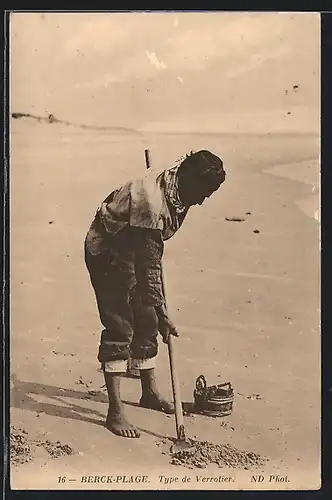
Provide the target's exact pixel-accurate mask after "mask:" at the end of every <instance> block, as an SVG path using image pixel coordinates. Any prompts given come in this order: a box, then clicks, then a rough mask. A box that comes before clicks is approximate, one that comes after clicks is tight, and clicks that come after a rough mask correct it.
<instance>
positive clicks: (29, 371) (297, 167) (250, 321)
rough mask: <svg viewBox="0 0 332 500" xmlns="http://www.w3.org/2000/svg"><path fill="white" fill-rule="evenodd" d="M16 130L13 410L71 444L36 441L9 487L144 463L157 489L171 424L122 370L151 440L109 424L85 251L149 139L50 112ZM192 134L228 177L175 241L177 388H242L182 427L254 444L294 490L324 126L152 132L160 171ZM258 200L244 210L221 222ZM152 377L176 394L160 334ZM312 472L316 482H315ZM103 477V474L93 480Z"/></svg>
mask: <svg viewBox="0 0 332 500" xmlns="http://www.w3.org/2000/svg"><path fill="white" fill-rule="evenodd" d="M12 127H13V128H12V165H13V166H14V167H12V168H15V175H14V176H12V181H11V190H12V197H11V203H12V206H11V214H12V215H11V228H12V229H11V260H12V266H11V318H12V319H11V378H12V396H11V398H12V410H11V418H12V423H13V424H14V425H15V426H18V427H22V428H24V429H26V430H27V431H28V433H29V436H30V437H33V438H43V439H49V440H51V441H60V442H61V443H62V444H69V445H70V447H71V448H72V449H73V450H74V455H72V456H65V457H60V458H57V459H56V460H54V459H51V458H49V457H48V456H47V453H46V456H43V454H42V456H41V457H39V456H38V453H39V454H40V453H41V450H39V452H38V453H37V456H36V457H35V458H34V459H33V460H32V461H31V462H29V463H27V464H24V465H20V466H18V467H14V468H13V469H12V485H13V487H14V488H23V487H24V488H33V489H35V488H36V489H42V488H43V487H47V488H52V487H56V488H58V487H68V483H67V484H65V485H63V484H57V481H58V476H63V475H65V476H66V477H70V476H73V478H76V482H75V483H74V482H73V484H72V485H75V487H86V486H87V485H86V484H85V483H83V484H81V483H79V477H80V476H81V475H82V474H84V473H85V471H91V472H89V474H102V473H103V471H104V472H105V473H110V471H111V472H112V473H113V474H116V475H118V474H120V475H121V474H128V470H132V471H134V472H135V474H137V470H142V471H143V472H144V471H145V473H146V471H149V474H150V475H151V474H152V478H153V479H151V481H154V480H155V481H157V483H156V484H157V487H159V488H163V487H165V488H169V487H171V486H170V485H165V484H164V485H163V484H158V480H157V479H156V478H157V476H158V475H159V474H164V475H166V476H167V475H170V476H171V475H172V474H173V475H174V466H173V467H172V466H170V465H168V462H169V457H168V455H167V454H166V455H163V454H161V453H160V448H159V447H158V446H157V445H160V443H163V442H164V441H165V439H167V437H172V436H174V432H175V430H174V421H173V419H172V418H170V417H169V416H166V415H162V414H159V413H157V412H153V411H149V410H145V409H141V408H138V407H137V402H138V399H139V382H138V381H136V380H133V379H124V381H123V387H124V391H125V399H126V401H127V413H128V416H129V417H130V418H131V419H132V420H133V421H135V422H136V423H137V424H138V425H139V427H140V428H141V429H142V431H143V433H142V438H141V439H140V440H138V441H135V442H131V441H130V442H129V443H127V442H126V443H124V442H123V441H124V440H123V439H122V438H119V437H116V436H114V435H111V434H110V433H109V432H108V431H107V430H106V429H105V428H104V427H103V420H104V416H105V411H106V408H107V407H106V401H107V400H106V396H105V394H104V392H103V391H102V389H101V386H102V385H103V379H102V374H101V373H100V371H98V369H99V366H98V362H97V360H96V353H97V348H98V342H99V332H100V325H99V319H98V315H97V312H96V308H95V303H94V297H93V295H92V292H91V289H90V283H89V280H88V275H87V273H86V271H85V268H84V261H83V255H82V249H83V246H82V244H83V239H84V235H85V231H86V229H87V227H88V225H89V222H90V219H91V217H92V216H93V213H94V210H95V207H96V205H97V204H98V201H99V199H101V198H102V197H104V195H106V194H107V192H108V190H111V189H113V187H116V186H117V185H118V184H119V183H121V182H122V181H123V180H124V179H125V178H126V177H128V176H130V175H133V174H137V175H139V172H138V171H137V169H139V168H141V169H143V168H144V161H143V160H144V157H143V149H142V141H141V140H139V141H137V140H136V142H135V140H134V139H133V137H131V136H128V137H125V136H118V137H113V136H112V135H110V136H108V135H107V134H104V135H101V136H100V134H99V133H91V132H89V133H87V132H82V133H71V129H70V128H68V127H67V128H64V127H61V126H59V125H56V124H55V125H53V124H52V125H43V124H37V125H35V124H32V123H30V122H28V121H26V122H23V121H22V122H15V123H13V125H12ZM68 139H70V140H68ZM193 142H195V145H196V147H201V145H203V144H204V145H205V147H207V148H211V149H212V150H213V151H216V152H218V153H219V154H221V155H222V157H223V158H224V161H225V165H228V168H227V172H228V178H227V189H225V190H224V191H223V192H222V193H220V195H219V194H217V195H215V196H214V197H212V198H211V199H210V200H208V201H206V203H205V204H204V207H202V209H201V210H199V209H198V208H193V209H192V213H191V214H190V216H188V220H187V221H186V223H185V225H184V227H183V228H182V231H181V233H179V234H178V235H176V237H174V238H173V239H172V240H170V241H169V243H168V245H167V246H166V255H165V273H166V283H167V290H168V295H169V303H170V306H169V307H170V310H171V311H172V316H173V317H174V320H175V321H176V324H177V325H178V327H179V330H180V334H181V336H180V338H179V340H178V341H177V356H178V361H179V366H180V380H181V390H182V398H183V401H186V402H192V401H193V389H194V385H195V380H196V377H197V376H198V375H200V374H201V373H203V374H204V375H205V377H206V378H207V380H208V381H209V382H210V383H211V384H214V383H217V382H218V383H219V382H221V381H226V380H227V381H228V380H230V381H231V382H232V384H233V386H234V390H235V393H236V395H235V403H234V411H233V413H232V415H231V416H229V417H227V418H224V419H213V418H208V417H203V416H199V415H193V416H189V417H187V418H186V419H185V423H186V428H187V432H188V434H189V435H190V436H196V437H198V438H199V439H201V440H208V441H211V440H212V441H213V442H218V443H230V444H232V445H234V446H237V447H238V448H239V449H245V450H252V451H255V452H259V453H261V454H263V455H264V456H267V457H268V458H269V464H268V466H267V469H266V472H265V473H268V472H269V471H272V472H273V470H275V468H277V469H276V470H278V471H279V474H281V475H285V474H286V472H285V471H287V474H288V477H289V478H291V479H290V483H288V484H287V485H286V487H287V486H288V487H289V488H292V482H294V481H295V482H296V484H297V487H298V486H299V481H300V483H301V480H302V481H303V486H304V487H308V486H309V485H308V483H307V478H308V477H311V476H312V474H313V471H314V470H317V471H318V468H319V456H320V449H319V435H320V411H319V401H320V392H319V386H320V362H319V360H320V333H319V309H320V302H319V224H318V221H317V220H316V219H315V211H316V206H317V203H318V199H319V195H318V192H319V189H318V188H317V186H318V185H319V162H318V158H317V157H318V140H317V137H315V136H301V135H298V136H292V135H288V136H287V135H285V136H279V135H276V136H250V135H247V136H245V135H239V136H238V137H237V136H222V135H220V136H209V135H206V136H203V135H202V136H195V137H192V136H185V135H183V136H179V135H177V136H164V137H163V136H160V135H154V136H151V137H146V138H145V139H144V144H146V143H149V144H150V145H151V151H152V154H153V158H154V163H155V165H156V169H157V168H158V167H159V168H162V167H163V164H161V161H160V160H161V158H163V159H165V162H166V164H167V161H170V159H171V158H174V157H177V155H179V154H181V152H182V151H183V150H187V149H188V147H189V145H190V144H192V143H193ZM129 144H130V148H129ZM144 144H143V146H144ZM92 145H93V147H92ZM166 152H167V154H166ZM167 155H168V157H167ZM106 159H107V161H106ZM120 159H121V162H120ZM135 169H136V170H135ZM313 188H315V189H313ZM303 200H308V201H307V205H308V206H309V204H310V203H311V204H312V206H311V205H310V210H309V209H308V208H306V209H305V210H304V209H302V208H301V207H302V204H303ZM309 200H310V202H309ZM311 200H314V201H313V202H311ZM307 205H306V207H307ZM308 210H309V211H308ZM249 212H250V215H247V216H246V217H245V218H246V220H245V221H243V222H241V223H239V222H229V221H226V220H225V217H227V216H230V215H233V216H234V215H242V216H243V215H245V214H246V213H249ZM254 230H258V231H259V233H254ZM158 375H159V380H160V385H161V388H162V390H163V391H164V392H165V393H166V394H168V396H169V397H171V386H170V379H169V368H168V359H167V352H166V349H165V346H163V345H162V344H161V348H160V354H159V363H158ZM89 391H94V392H92V395H89V394H90V393H89ZM253 395H258V396H257V397H256V396H253ZM65 424H66V425H65ZM44 454H45V452H44ZM152 466H153V467H154V468H155V473H152V469H151V467H152ZM60 471H61V472H60ZM64 471H65V472H64ZM222 472H223V473H224V471H222ZM176 473H177V474H180V471H178V470H177V471H176ZM182 473H185V474H187V473H190V471H184V472H183V471H182ZM204 474H206V471H204ZM233 474H234V471H233ZM251 474H252V471H242V472H241V471H237V472H236V476H237V477H236V481H237V483H236V486H237V487H238V485H239V482H240V484H241V482H242V485H244V486H245V487H249V488H250V486H252V484H250V482H249V480H248V477H249V476H250V475H251ZM308 474H309V475H308ZM317 477H318V475H317V476H316V482H315V483H314V484H310V486H313V487H315V486H318V484H317ZM190 485H191V486H192V483H190ZM88 486H89V487H90V486H91V485H88ZM140 486H141V487H144V484H143V485H138V486H137V485H136V486H135V487H140ZM172 486H173V487H174V486H176V485H172ZM199 486H200V485H199V484H197V483H195V487H196V488H197V487H199ZM213 486H214V487H218V488H220V487H221V488H222V487H223V485H222V484H221V485H220V484H219V483H216V484H215V483H213V484H212V487H213ZM254 486H257V485H253V486H252V487H254ZM271 486H272V487H275V488H278V487H279V485H278V483H271V484H269V487H271ZM91 487H96V485H95V484H93V485H92V486H91ZM103 487H104V488H110V485H109V484H106V485H105V484H98V488H103ZM111 487H112V486H111ZM122 487H123V488H126V487H128V485H127V486H126V485H125V484H122V485H121V488H122ZM129 487H130V485H129ZM227 487H229V484H228V483H227Z"/></svg>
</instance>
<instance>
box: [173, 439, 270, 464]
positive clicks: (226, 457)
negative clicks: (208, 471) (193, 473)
mask: <svg viewBox="0 0 332 500" xmlns="http://www.w3.org/2000/svg"><path fill="white" fill-rule="evenodd" d="M189 441H190V442H191V448H190V450H188V451H186V450H185V451H182V452H178V453H173V454H172V459H171V464H172V465H180V466H184V467H187V468H189V469H194V468H195V467H197V468H199V469H205V468H206V467H207V466H208V465H209V464H217V465H218V467H230V468H233V469H235V468H244V469H253V468H257V467H261V466H262V465H264V464H265V463H266V462H267V461H268V459H267V458H266V457H262V456H261V455H259V454H258V453H253V452H247V451H241V450H238V449H237V448H234V447H233V446H230V445H228V444H226V445H216V444H212V443H209V442H207V441H196V440H194V439H190V440H189Z"/></svg>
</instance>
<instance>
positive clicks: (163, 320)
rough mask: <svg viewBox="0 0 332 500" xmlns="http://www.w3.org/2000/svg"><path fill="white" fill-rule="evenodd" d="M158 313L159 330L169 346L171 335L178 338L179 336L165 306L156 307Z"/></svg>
mask: <svg viewBox="0 0 332 500" xmlns="http://www.w3.org/2000/svg"><path fill="white" fill-rule="evenodd" d="M156 313H157V316H158V322H159V326H158V330H159V332H160V335H161V336H162V338H163V341H164V342H165V344H167V343H168V339H169V336H170V335H174V336H175V337H178V336H179V334H178V332H177V329H176V326H175V325H174V323H173V321H171V319H170V318H169V316H168V313H167V309H166V306H165V305H162V306H159V307H156Z"/></svg>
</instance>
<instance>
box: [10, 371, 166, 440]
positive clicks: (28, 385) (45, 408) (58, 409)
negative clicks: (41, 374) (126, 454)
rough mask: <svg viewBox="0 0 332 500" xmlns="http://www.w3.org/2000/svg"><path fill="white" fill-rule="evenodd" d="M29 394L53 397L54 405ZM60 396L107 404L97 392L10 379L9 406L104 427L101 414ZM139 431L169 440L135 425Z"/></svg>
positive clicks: (104, 397) (103, 396) (129, 403)
mask: <svg viewBox="0 0 332 500" xmlns="http://www.w3.org/2000/svg"><path fill="white" fill-rule="evenodd" d="M33 395H36V396H42V397H46V398H48V399H53V400H54V402H55V404H52V403H48V402H44V401H43V402H39V401H37V400H36V399H34V397H33ZM64 398H71V399H77V400H85V401H86V400H89V401H94V402H97V403H106V404H107V403H108V398H107V396H106V395H105V394H104V393H103V392H101V391H99V392H97V391H90V392H84V391H78V390H75V389H63V388H61V387H54V386H52V385H46V384H39V383H36V382H24V381H22V380H19V379H17V378H15V379H14V380H13V381H12V388H11V407H14V408H20V409H21V410H29V411H33V412H36V414H40V413H45V414H46V415H50V416H53V417H61V418H68V419H72V420H81V421H83V422H89V423H91V424H95V425H100V426H102V427H104V421H105V415H103V414H101V413H100V412H98V411H96V410H93V409H91V408H86V407H85V406H80V405H79V404H75V403H72V402H68V401H66V400H65V399H64ZM124 403H125V404H128V405H131V406H137V407H139V408H140V406H139V405H138V404H137V403H134V402H131V401H124ZM93 417H99V418H93ZM139 430H140V431H141V432H144V433H146V434H149V435H151V436H153V437H157V438H160V439H169V440H171V438H169V437H168V436H164V435H161V434H158V433H156V432H152V431H150V430H148V429H143V428H141V427H139Z"/></svg>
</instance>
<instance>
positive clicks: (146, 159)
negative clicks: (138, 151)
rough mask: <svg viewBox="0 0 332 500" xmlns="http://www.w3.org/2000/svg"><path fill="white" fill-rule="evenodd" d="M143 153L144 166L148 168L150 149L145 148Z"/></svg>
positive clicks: (149, 165) (149, 166) (149, 164)
mask: <svg viewBox="0 0 332 500" xmlns="http://www.w3.org/2000/svg"><path fill="white" fill-rule="evenodd" d="M144 155H145V164H146V168H147V169H149V168H151V161H150V151H149V150H148V149H145V150H144Z"/></svg>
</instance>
